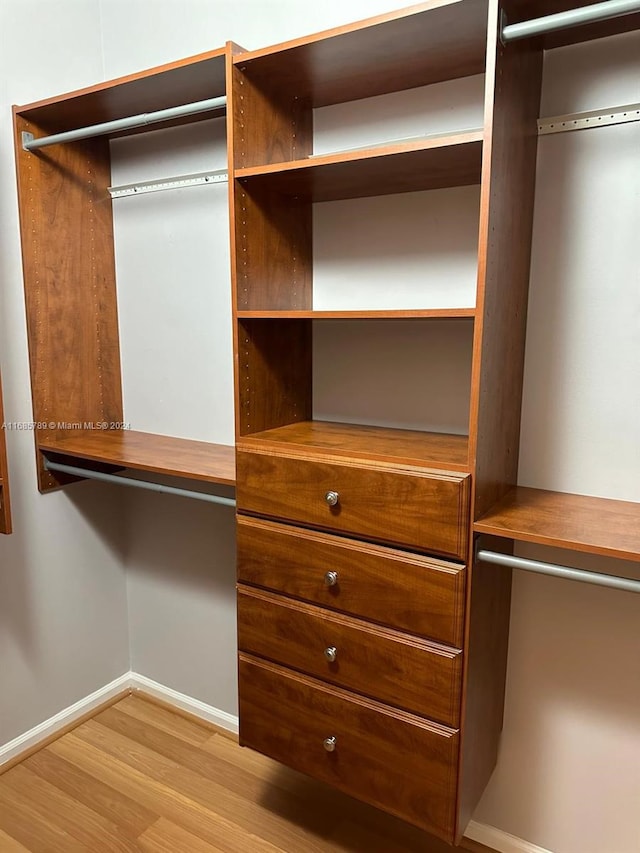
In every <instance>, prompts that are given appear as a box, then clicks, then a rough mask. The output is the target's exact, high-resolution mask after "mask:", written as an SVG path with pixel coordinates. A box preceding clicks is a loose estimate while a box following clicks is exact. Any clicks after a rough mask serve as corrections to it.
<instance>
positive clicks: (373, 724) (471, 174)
mask: <svg viewBox="0 0 640 853" xmlns="http://www.w3.org/2000/svg"><path fill="white" fill-rule="evenodd" d="M576 5H582V4H580V3H577V4H576V3H570V2H565V1H564V0H548V2H546V0H545V2H542V0H530V1H529V0H526V2H525V0H520V2H519V0H505V2H504V3H498V2H497V0H489V2H488V3H487V2H484V0H463V2H460V3H456V2H446V0H445V2H440V0H436V1H435V2H429V3H425V4H422V5H420V6H414V7H411V8H410V9H406V10H400V11H398V12H393V13H390V14H388V15H382V16H379V17H377V18H372V19H370V20H368V21H363V22H359V23H356V24H353V25H351V26H346V27H341V28H338V29H335V30H330V31H328V32H325V33H320V34H318V35H314V36H310V37H308V38H303V39H298V40H296V41H293V42H287V43H285V44H281V45H276V46H275V47H272V48H266V49H261V50H256V51H253V52H251V53H244V54H239V55H237V56H235V57H234V58H233V60H232V63H231V64H232V72H231V76H230V79H231V87H230V92H229V99H230V112H231V114H232V116H233V121H232V122H231V125H230V141H229V152H230V172H232V174H233V176H234V181H233V187H232V196H231V216H232V223H231V224H232V249H233V251H232V273H233V289H234V290H233V292H234V322H235V328H234V334H235V358H236V377H235V379H236V425H237V501H238V581H239V595H238V624H239V646H240V651H241V654H240V738H241V742H242V743H243V744H245V745H247V746H251V747H253V748H255V749H258V750H261V751H262V752H265V753H267V754H269V755H271V756H274V757H276V758H278V759H279V760H281V761H284V762H286V763H287V764H290V765H291V766H294V767H297V768H298V769H301V770H304V771H305V772H307V773H310V774H312V775H315V776H317V777H318V778H320V779H324V780H326V781H330V782H331V783H332V784H335V785H336V786H338V787H340V788H341V789H343V790H346V791H348V792H349V793H351V794H353V795H354V796H357V797H361V798H362V799H364V800H367V801H368V802H372V803H374V804H376V805H378V806H380V807H382V808H385V809H387V810H388V811H391V812H393V813H394V814H399V815H401V816H403V817H405V818H406V819H408V820H411V821H412V822H414V823H416V824H417V825H419V826H422V827H423V828H424V829H426V830H427V831H429V832H431V833H433V834H435V835H438V836H440V837H441V838H443V839H445V840H446V841H448V842H450V843H455V841H456V840H458V839H459V838H460V836H461V835H462V833H463V832H464V829H465V827H466V825H467V822H468V821H469V819H470V817H471V814H472V811H473V809H474V807H475V805H476V803H477V801H478V799H479V797H480V796H481V794H482V791H483V790H484V787H485V785H486V783H487V781H488V779H489V776H490V774H491V772H492V770H493V767H494V765H495V761H496V755H497V749H498V742H499V736H500V730H501V726H502V709H503V700H504V681H505V668H506V653H507V641H508V630H509V607H510V583H511V578H510V571H509V570H507V569H502V568H497V567H495V566H494V567H488V566H487V565H484V564H480V563H477V562H476V561H475V559H474V544H475V543H474V533H473V530H474V522H476V527H475V530H476V531H478V532H483V533H486V534H493V535H494V536H497V537H500V538H497V539H493V540H492V547H494V548H495V549H496V550H499V551H510V550H511V549H512V542H513V541H514V540H515V539H518V538H522V539H529V540H531V541H551V542H553V544H563V533H562V531H566V534H567V535H566V537H565V542H566V544H567V545H570V544H571V545H572V544H575V543H576V542H579V541H580V540H581V539H584V538H585V534H584V531H582V532H581V531H580V529H579V528H580V524H579V520H576V521H575V523H573V524H572V523H571V518H572V517H574V514H575V513H577V514H578V515H580V514H581V513H582V512H583V510H584V511H586V510H588V509H589V510H590V511H591V512H592V513H595V512H596V510H595V509H594V508H593V507H591V506H590V507H587V506H586V504H585V505H584V506H583V505H582V503H581V502H580V501H577V502H576V501H574V502H573V504H572V505H571V506H572V511H571V515H570V517H569V518H563V515H562V513H563V509H562V508H563V507H568V505H569V504H568V503H567V500H566V499H563V497H562V496H557V495H556V496H554V499H553V500H547V501H544V500H543V499H542V498H541V499H540V500H536V499H535V498H534V497H533V496H531V495H529V494H527V495H525V494H524V493H525V492H527V493H528V492H531V491H533V490H518V491H517V492H513V491H512V490H513V488H514V486H515V484H516V482H517V460H518V444H519V433H520V409H521V396H522V374H523V362H524V342H525V328H526V312H527V298H528V278H529V265H530V245H531V230H532V217H533V198H534V186H535V164H536V149H537V127H536V122H537V118H538V114H539V102H540V88H541V75H542V56H543V50H544V49H545V47H548V46H557V45H560V44H568V43H572V42H574V41H580V40H584V39H588V38H594V37H598V36H600V35H604V34H610V33H611V32H613V31H622V30H624V29H632V28H634V27H635V26H637V19H636V18H635V17H634V16H631V17H629V18H627V19H625V20H622V19H617V20H616V21H609V22H607V23H606V24H604V25H595V26H591V27H585V28H582V29H579V28H578V29H576V28H574V29H569V30H564V31H562V32H561V33H556V34H554V35H553V36H547V37H545V38H537V39H529V40H524V41H516V42H513V43H509V44H508V45H504V44H503V43H502V42H501V40H500V37H499V33H500V27H501V16H502V15H503V14H506V16H507V19H508V21H509V22H511V23H513V22H517V21H519V20H523V19H527V18H530V17H536V16H539V15H542V14H549V13H552V12H556V11H562V10H563V9H566V8H569V7H572V6H576ZM476 74H484V75H485V101H484V122H483V127H482V128H480V129H478V130H468V129H466V128H464V129H463V128H460V131H459V132H448V133H446V134H441V135H438V136H431V137H429V136H426V137H423V138H417V139H411V140H406V141H398V142H389V143H384V142H383V141H382V140H381V143H382V144H380V145H377V146H372V145H368V146H363V147H361V148H360V149H356V150H346V151H336V152H330V153H326V152H325V151H322V152H321V153H318V154H316V153H315V152H314V118H313V110H314V109H316V108H320V107H327V106H331V105H337V104H345V103H349V102H351V101H355V100H357V99H360V98H366V97H373V96H378V95H383V94H388V93H391V92H399V91H403V90H406V89H411V88H414V87H418V86H426V85H428V84H432V83H436V82H441V81H448V80H454V79H456V78H461V77H468V76H471V75H476ZM474 184H475V185H479V187H480V211H479V220H478V233H479V240H478V274H477V289H476V299H475V304H474V305H473V307H471V308H469V307H466V308H464V309H459V308H455V307H454V306H453V305H452V306H450V307H448V308H447V307H444V308H443V307H440V306H438V308H437V309H436V308H434V306H433V305H429V304H427V303H426V302H425V304H424V305H423V306H418V307H416V305H415V304H413V305H411V306H406V307H405V308H403V306H402V305H401V304H399V305H396V306H394V310H390V311H388V312H385V311H381V310H375V311H367V310H354V311H352V312H349V311H346V310H344V309H343V308H340V309H338V308H336V309H332V307H331V306H330V305H326V304H325V303H324V302H323V303H322V308H321V309H319V310H316V308H315V297H314V269H313V257H314V252H313V245H312V243H313V227H312V226H313V217H314V204H315V203H317V202H330V201H342V200H345V199H357V198H364V197H370V196H378V195H386V194H392V193H393V194H399V193H409V192H416V191H424V190H432V189H439V190H440V191H442V190H446V189H447V188H455V187H460V186H467V185H474ZM326 251H327V250H326V247H325V252H326ZM385 317H386V318H388V319H389V320H392V319H393V320H395V321H398V320H401V318H412V321H414V322H415V320H416V319H417V320H418V321H419V322H420V323H422V324H423V329H424V335H429V333H430V330H432V329H433V328H434V326H433V324H434V323H443V322H447V319H446V318H449V319H451V318H456V317H457V318H459V319H460V320H461V321H462V320H464V321H465V322H468V323H471V324H472V325H473V355H472V364H471V388H470V393H469V400H468V407H469V420H468V429H467V430H466V434H465V435H444V434H438V433H434V432H427V431H425V432H420V431H415V430H414V431H407V430H402V429H389V428H385V427H380V426H377V425H375V424H372V423H363V424H354V423H346V422H343V423H333V422H331V423H329V422H326V421H323V420H322V419H319V418H317V417H316V416H315V415H314V391H313V375H314V372H313V359H314V357H316V358H317V357H318V350H317V349H314V347H313V336H314V328H317V326H318V324H322V323H324V322H326V321H327V320H330V319H331V320H335V319H341V320H342V319H344V320H346V319H349V318H352V319H358V320H360V321H362V322H366V320H367V319H368V318H372V319H373V318H375V319H376V320H377V321H379V320H380V319H382V318H385ZM337 369H338V370H339V368H337ZM402 379H403V378H402V376H398V382H399V383H401V382H402ZM335 420H336V421H337V420H339V418H335ZM346 420H348V419H347V418H345V421H346ZM585 500H586V501H587V502H588V501H589V500H595V499H585ZM534 503H535V504H536V505H537V506H539V507H540V512H543V511H544V509H543V504H545V503H546V504H548V506H549V507H550V508H551V510H550V511H551V512H552V514H553V515H554V518H552V519H551V520H550V525H549V528H548V530H549V533H548V535H546V534H545V533H544V531H540V530H539V527H540V526H542V527H543V528H544V527H546V521H545V517H542V516H539V517H538V519H536V517H535V515H534V514H532V510H531V506H532V504H534ZM583 503H584V502H583ZM605 504H608V505H609V516H611V515H613V516H614V517H615V519H617V521H616V522H615V523H614V525H613V529H614V530H615V529H616V528H618V529H619V528H620V527H621V526H622V525H623V519H624V518H627V520H628V519H629V518H633V519H634V520H635V521H636V522H637V521H638V520H640V513H639V511H638V507H637V506H633V505H625V507H623V508H622V511H621V512H619V510H620V509H621V508H620V507H618V506H614V504H616V502H606V501H604V502H600V506H601V508H603V507H604V506H605ZM483 516H486V517H485V518H482V517H483ZM479 519H482V520H480V521H479ZM601 526H602V525H601ZM627 526H629V525H627ZM570 528H571V529H572V530H573V532H572V533H570V532H569V531H570ZM638 529H640V527H638ZM586 538H588V539H592V540H593V544H592V545H591V550H598V552H599V553H610V552H611V550H610V548H609V550H607V549H606V546H605V545H602V544H600V540H602V539H604V540H607V543H608V544H609V546H611V545H612V536H611V535H610V534H609V535H604V536H603V535H602V534H601V533H600V532H597V531H596V532H593V534H589V535H588V536H587V537H586ZM596 540H597V542H596ZM585 550H589V548H588V547H587V548H585ZM639 550H640V549H639V548H638V542H637V537H636V536H635V535H634V533H633V532H632V533H631V534H629V533H628V531H627V535H625V536H624V537H621V538H620V548H619V551H620V553H619V555H620V556H628V554H629V552H635V554H636V557H637V556H638V551H639ZM623 551H624V554H623V553H622V552H623ZM421 561H426V562H421ZM443 561H446V562H443ZM463 589H464V599H463V598H462V596H463ZM425 638H427V639H426V641H425ZM433 641H436V642H438V643H441V644H443V645H441V646H434V645H432V643H433ZM365 708H366V712H365V710H364V709H365ZM400 710H403V711H405V712H410V713H411V715H412V717H411V719H409V718H407V717H404V718H403V723H402V724H399V721H398V718H397V717H396V716H395V715H397V714H398V713H399V711H400ZM363 714H365V716H366V721H365V717H363V716H362V715H363ZM420 720H422V721H424V723H423V724H424V725H427V726H431V725H434V724H438V725H443V724H444V725H446V726H448V727H449V731H448V733H447V734H446V735H444V733H442V732H440V731H439V733H438V735H436V734H435V730H434V731H433V732H432V731H431V730H430V731H429V735H428V736H427V735H426V733H425V730H423V729H421V728H418V729H416V728H414V726H420V723H419V721H420ZM356 721H357V722H356ZM418 731H420V732H421V735H420V736H421V737H422V736H424V737H425V738H426V740H425V741H423V742H422V743H421V744H420V745H418V742H417V741H416V742H415V748H416V749H417V750H418V752H419V753H420V754H419V755H416V756H415V757H414V758H409V756H408V753H407V751H406V750H407V744H408V743H409V741H407V737H408V738H410V739H412V738H413V737H414V736H416V735H417V732H418ZM443 736H444V737H446V741H445V742H443V741H442V740H440V738H442V737H443ZM387 739H388V740H387ZM427 740H428V741H431V740H433V743H434V744H435V743H440V745H441V746H443V745H444V743H446V749H445V753H446V756H447V757H446V758H445V757H444V753H442V752H441V751H440V747H438V748H437V749H436V752H437V754H438V755H439V756H440V759H438V761H437V762H436V764H433V763H432V762H433V760H434V753H433V752H432V749H431V746H430V745H429V744H428V743H427V742H426V741H427ZM383 741H384V743H383ZM413 749H414V747H410V748H409V750H408V752H409V753H411V752H412V751H413ZM387 750H388V752H387ZM385 752H386V753H387V759H386V761H385V762H384V764H385V766H386V768H387V770H386V774H385V772H384V771H383V768H382V766H381V765H380V763H379V762H380V755H382V754H385ZM414 759H415V761H416V762H418V765H419V764H420V762H422V761H423V760H424V761H425V762H427V765H428V766H425V767H424V768H422V769H420V768H419V767H418V765H415V764H413V763H412V761H413V760H414ZM402 768H404V770H403V769H402ZM396 771H397V772H398V775H397V776H396V775H395V774H396ZM445 780H446V781H445ZM434 781H436V782H437V785H436V787H437V791H436V790H435V788H434ZM389 783H390V784H389Z"/></svg>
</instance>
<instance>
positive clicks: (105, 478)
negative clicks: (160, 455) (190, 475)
mask: <svg viewBox="0 0 640 853" xmlns="http://www.w3.org/2000/svg"><path fill="white" fill-rule="evenodd" d="M44 467H45V468H46V470H47V471H60V472H61V473H62V474H72V475H73V476H74V477H84V478H87V479H89V480H100V481H102V482H103V483H117V484H118V485H120V486H133V487H134V488H136V489H147V490H148V491H150V492H161V493H162V494H166V495H177V496H178V497H181V498H194V499H195V500H198V501H207V502H208V503H212V504H222V505H223V506H235V505H236V502H235V500H234V498H223V497H222V496H221V495H210V494H208V493H207V492H195V491H192V490H191V489H180V488H178V487H177V486H164V485H162V484H161V483H149V482H148V481H147V480H136V479H134V478H133V477H119V476H118V475H117V474H104V473H103V472H102V471H92V470H90V469H89V470H87V469H86V468H79V467H77V466H76V465H63V464H62V462H51V461H50V460H49V459H45V460H44Z"/></svg>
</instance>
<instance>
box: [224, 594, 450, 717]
mask: <svg viewBox="0 0 640 853" xmlns="http://www.w3.org/2000/svg"><path fill="white" fill-rule="evenodd" d="M238 646H239V648H240V650H241V651H245V652H251V653H254V654H256V655H260V656H261V657H265V658H269V659H270V660H272V661H276V662H277V663H280V664H284V665H285V666H289V667H292V668H294V669H298V670H301V671H302V672H305V673H308V674H309V675H313V676H316V677H317V678H321V679H323V680H324V681H329V682H331V683H333V684H337V685H339V686H341V687H345V688H347V689H349V690H353V691H354V692H356V693H362V694H365V695H366V696H372V697H375V698H376V699H379V700H380V701H382V702H386V703H388V704H390V705H395V706H397V707H399V708H404V709H406V710H408V711H412V712H414V713H417V714H423V715H424V716H426V717H430V718H431V719H433V720H436V721H438V722H440V723H444V724H445V725H449V726H454V727H455V726H457V725H458V723H459V719H460V683H461V661H462V655H461V653H460V652H459V651H458V650H455V649H449V648H445V647H443V646H436V645H434V644H433V643H429V642H427V641H425V640H422V639H419V638H418V637H412V636H409V635H407V634H401V633H400V632H399V631H392V630H391V629H389V628H381V627H378V626H375V625H372V624H370V623H367V622H362V621H360V620H357V619H353V618H352V617H350V616H343V615H341V614H339V613H332V612H330V611H328V610H323V609H321V608H319V607H315V606H313V605H309V604H304V603H302V602H296V601H292V600H291V599H287V598H284V597H283V596H278V595H273V594H272V593H267V592H262V591H258V590H254V589H248V588H246V587H243V586H242V585H240V587H239V589H238ZM244 686H245V687H246V685H244Z"/></svg>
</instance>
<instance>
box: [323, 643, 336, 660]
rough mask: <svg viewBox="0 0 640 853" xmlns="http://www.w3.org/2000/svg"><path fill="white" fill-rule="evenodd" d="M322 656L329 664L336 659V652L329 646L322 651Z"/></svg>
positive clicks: (334, 648)
mask: <svg viewBox="0 0 640 853" xmlns="http://www.w3.org/2000/svg"><path fill="white" fill-rule="evenodd" d="M324 656H325V657H326V659H327V660H328V661H329V663H333V662H334V660H335V659H336V658H337V657H338V650H337V649H336V647H335V646H329V647H328V648H326V649H325V650H324Z"/></svg>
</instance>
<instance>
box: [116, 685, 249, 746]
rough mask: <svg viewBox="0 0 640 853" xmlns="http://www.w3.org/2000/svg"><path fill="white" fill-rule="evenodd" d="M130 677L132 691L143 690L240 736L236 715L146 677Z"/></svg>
mask: <svg viewBox="0 0 640 853" xmlns="http://www.w3.org/2000/svg"><path fill="white" fill-rule="evenodd" d="M129 676H130V679H131V682H130V686H131V689H132V690H134V691H135V690H141V691H142V692H143V693H148V694H149V695H150V696H155V698H156V699H162V701H163V702H167V703H168V704H169V705H173V706H174V707H175V708H180V709H181V710H182V711H187V712H188V713H189V714H193V715H194V716H195V717H199V718H200V719H201V720H206V721H207V722H209V723H213V724H214V725H216V726H220V728H221V729H225V730H226V731H229V732H233V733H234V734H238V728H239V726H238V718H237V717H236V716H235V715H234V714H229V713H227V712H226V711H221V710H220V709H219V708H214V707H213V706H212V705H207V704H206V703H205V702H201V701H200V700H199V699H193V698H192V697H191V696H187V695H186V694H184V693H178V691H177V690H172V689H171V687H165V685H164V684H159V683H158V682H157V681H152V680H151V679H150V678H147V677H146V675H140V674H139V673H137V672H130V673H129Z"/></svg>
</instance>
